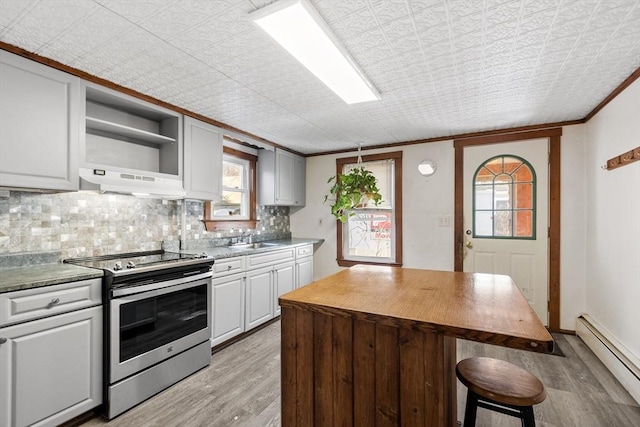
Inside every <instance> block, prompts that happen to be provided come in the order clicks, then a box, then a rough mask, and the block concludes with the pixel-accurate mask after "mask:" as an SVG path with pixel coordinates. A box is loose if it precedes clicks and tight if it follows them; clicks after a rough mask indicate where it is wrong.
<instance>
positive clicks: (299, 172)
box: [293, 156, 307, 206]
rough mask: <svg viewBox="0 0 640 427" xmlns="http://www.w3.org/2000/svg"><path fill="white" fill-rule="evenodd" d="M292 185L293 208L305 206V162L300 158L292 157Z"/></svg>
mask: <svg viewBox="0 0 640 427" xmlns="http://www.w3.org/2000/svg"><path fill="white" fill-rule="evenodd" d="M293 175H294V179H293V185H294V200H293V204H294V205H295V206H304V205H305V204H306V194H307V188H306V182H307V160H306V159H305V158H304V157H302V156H294V164H293Z"/></svg>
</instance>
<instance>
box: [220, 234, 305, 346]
mask: <svg viewBox="0 0 640 427" xmlns="http://www.w3.org/2000/svg"><path fill="white" fill-rule="evenodd" d="M296 255H299V256H301V257H302V258H301V259H300V260H298V261H296ZM212 270H213V280H212V283H213V304H212V306H213V314H212V322H211V325H212V334H211V346H212V347H214V346H216V345H218V344H221V343H223V342H224V341H226V340H228V339H230V338H233V337H235V336H236V335H239V334H241V333H242V332H246V331H249V330H251V329H253V328H255V327H256V326H259V325H262V324H263V323H266V322H268V321H269V320H271V319H273V318H274V317H277V316H279V315H280V313H281V310H280V305H279V304H278V297H280V295H283V294H286V293H287V292H291V291H293V290H294V289H296V288H297V287H299V286H301V285H300V284H299V283H302V284H304V285H306V284H308V283H311V282H312V281H313V245H308V246H304V247H301V248H298V249H297V250H296V247H288V248H286V249H280V250H275V251H273V250H272V251H266V252H260V253H257V254H251V255H246V256H237V257H231V258H223V259H220V260H216V262H215V263H214V264H213V269H212ZM300 280H303V282H300Z"/></svg>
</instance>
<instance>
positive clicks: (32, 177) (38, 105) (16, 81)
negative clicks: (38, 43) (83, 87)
mask: <svg viewBox="0 0 640 427" xmlns="http://www.w3.org/2000/svg"><path fill="white" fill-rule="evenodd" d="M79 101H80V100H79V79H78V78H77V77H74V76H71V75H69V74H66V73H63V72H61V71H58V70H55V69H53V68H50V67H46V66H44V65H41V64H38V63H36V62H33V61H30V60H28V59H25V58H21V57H19V56H16V55H13V54H11V53H8V52H5V51H0V153H2V155H1V156H0V186H2V187H25V188H42V189H50V190H70V191H77V190H78V186H79V182H80V181H79V180H78V155H77V152H78V139H79V135H80V132H81V131H82V132H84V130H81V127H80V124H79V119H80V116H81V115H82V114H81V113H80V112H79V109H80V107H81V105H80V102H79Z"/></svg>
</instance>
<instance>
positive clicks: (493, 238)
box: [464, 139, 549, 325]
mask: <svg viewBox="0 0 640 427" xmlns="http://www.w3.org/2000/svg"><path fill="white" fill-rule="evenodd" d="M491 159H493V160H492V161H491V162H489V163H487V161H489V160H491ZM482 165H485V166H483V167H482V168H481V166H482ZM529 170H530V171H532V173H529V172H528V171H529ZM548 177H549V167H548V141H547V139H535V140H527V141H518V142H513V143H504V144H493V145H482V146H475V147H474V146H469V147H465V149H464V224H465V225H464V230H465V258H464V271H466V272H476V273H492V274H506V275H508V276H511V278H512V279H513V281H514V282H515V284H516V286H518V288H520V290H521V291H522V293H523V295H524V297H525V298H526V299H527V301H529V303H530V304H531V306H532V307H533V309H534V310H535V312H536V313H537V314H538V317H540V320H541V321H542V323H544V324H545V325H547V324H548V303H547V300H548V258H549V257H548V231H547V230H548V211H549V208H548V204H549V203H548V201H549V193H548V192H549V179H548Z"/></svg>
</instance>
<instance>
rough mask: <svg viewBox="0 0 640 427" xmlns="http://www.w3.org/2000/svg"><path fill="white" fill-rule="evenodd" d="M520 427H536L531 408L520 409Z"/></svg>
mask: <svg viewBox="0 0 640 427" xmlns="http://www.w3.org/2000/svg"><path fill="white" fill-rule="evenodd" d="M522 427H536V420H535V418H534V417H533V406H525V407H524V408H522Z"/></svg>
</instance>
